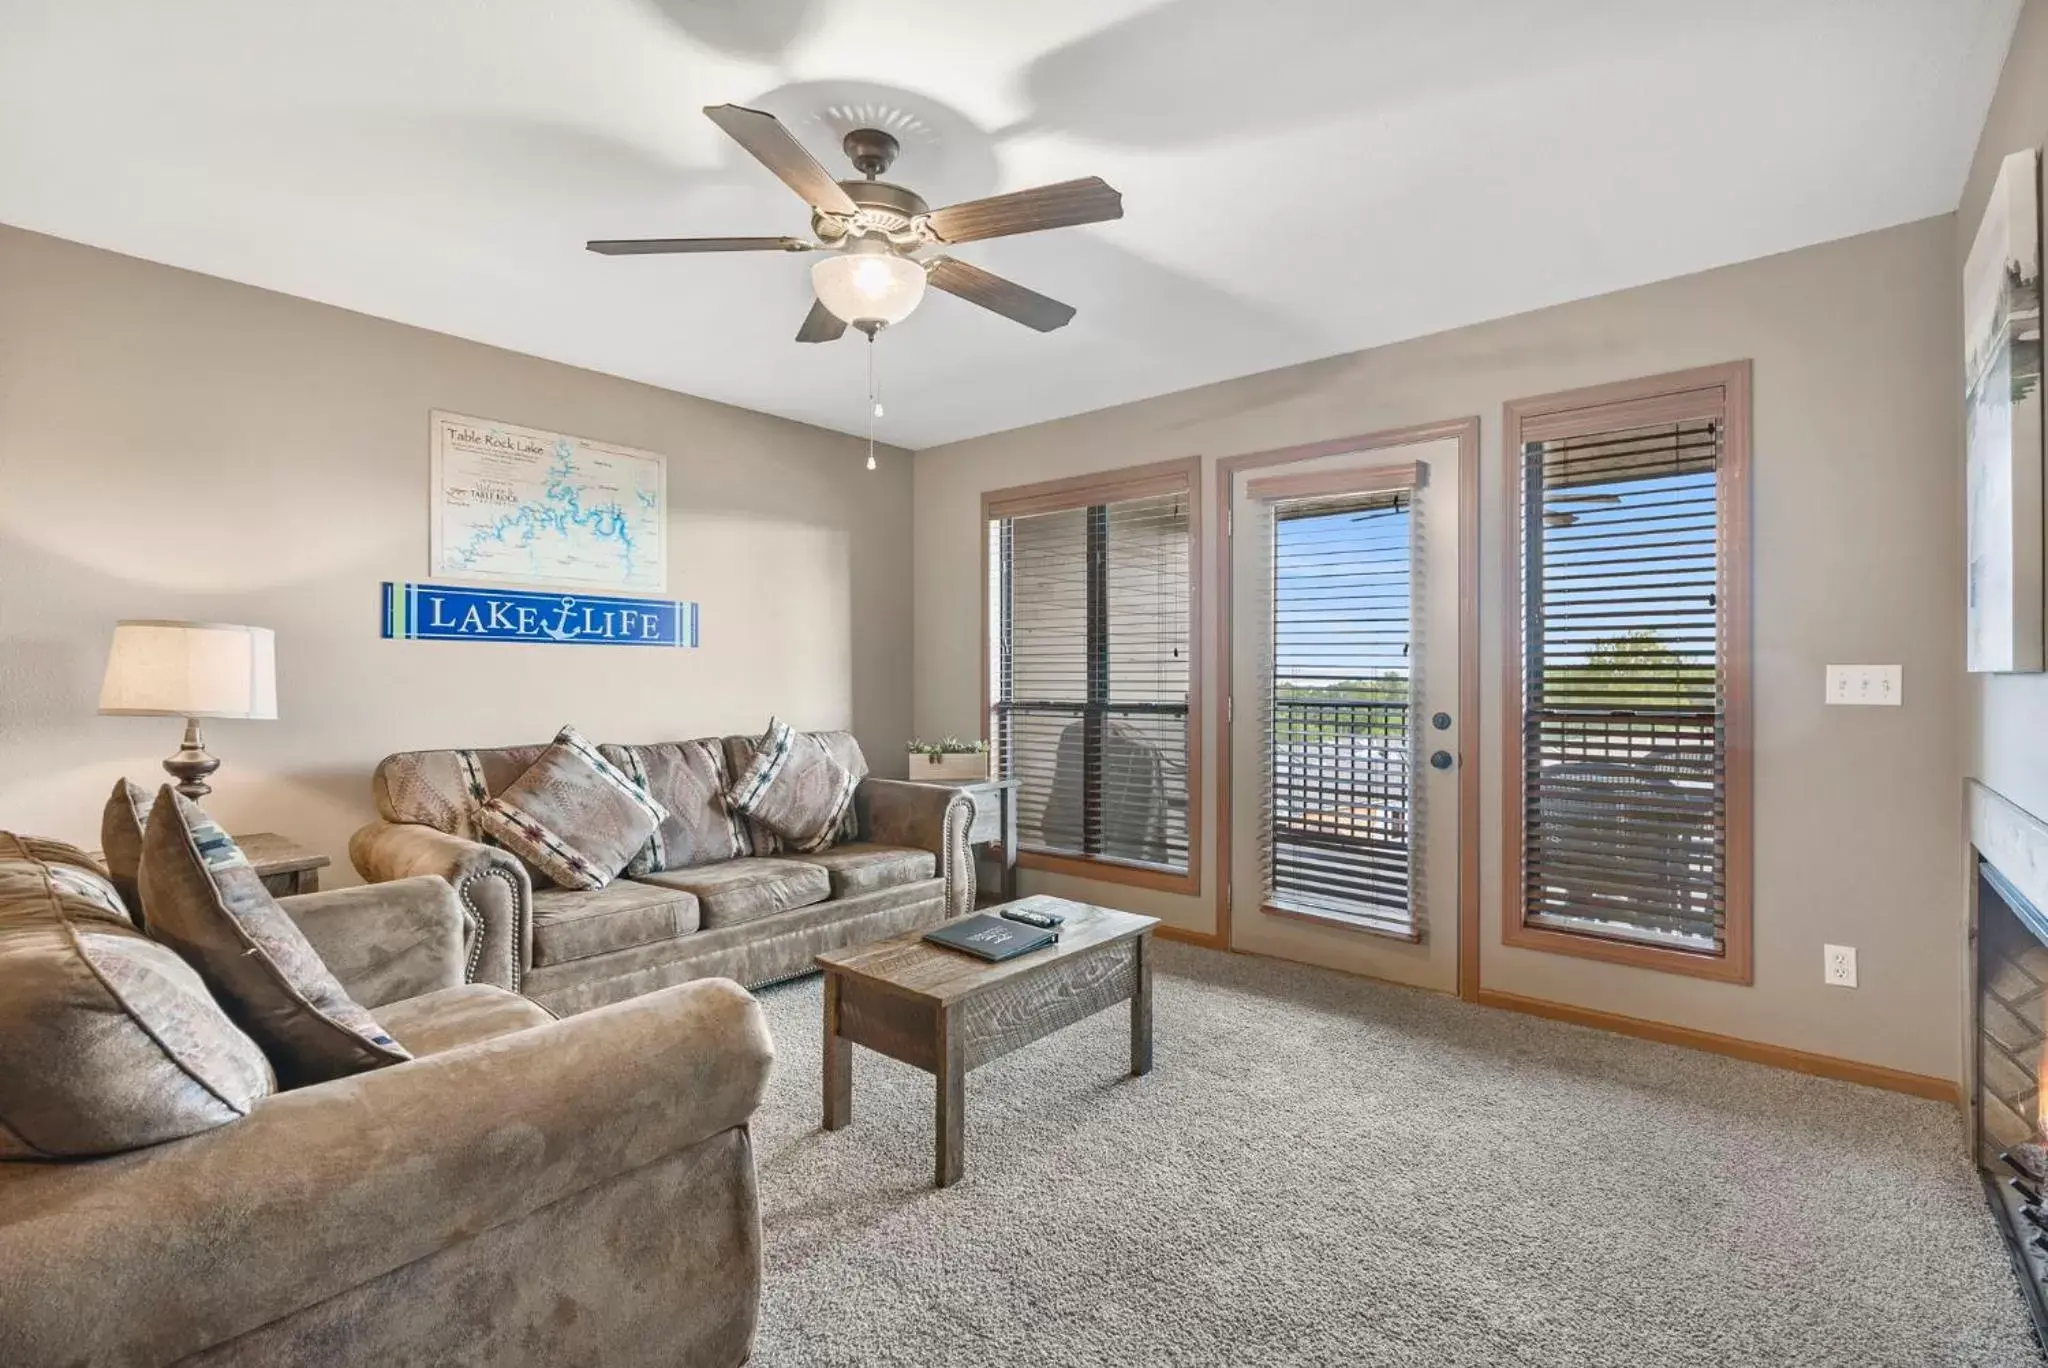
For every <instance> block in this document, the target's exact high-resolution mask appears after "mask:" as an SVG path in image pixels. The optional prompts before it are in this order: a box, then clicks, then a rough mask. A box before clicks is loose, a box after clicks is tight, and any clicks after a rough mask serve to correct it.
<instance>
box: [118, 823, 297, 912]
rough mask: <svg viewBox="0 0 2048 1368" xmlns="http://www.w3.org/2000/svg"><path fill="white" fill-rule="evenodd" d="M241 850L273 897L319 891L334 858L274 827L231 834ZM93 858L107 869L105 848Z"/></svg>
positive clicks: (285, 896) (287, 896) (231, 838)
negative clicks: (321, 878)
mask: <svg viewBox="0 0 2048 1368" xmlns="http://www.w3.org/2000/svg"><path fill="white" fill-rule="evenodd" d="M229 839H230V840H232V841H233V842H234V843H235V844H236V845H237V846H239V847H241V850H242V854H243V855H244V856H246V857H248V860H249V867H250V868H251V869H253V870H255V871H256V877H257V878H259V879H261V880H263V886H264V887H265V888H267V889H269V890H270V896H271V897H273V898H289V897H291V896H293V895H294V894H298V893H318V892H319V891H320V871H321V870H323V869H325V868H327V866H328V865H330V864H332V863H333V861H332V860H329V859H328V858H327V857H326V856H325V855H322V854H320V853H318V852H317V851H312V850H308V849H306V848H305V847H304V846H302V845H299V844H298V843H297V842H295V841H293V840H292V839H291V838H290V837H288V836H280V835H278V834H277V833H276V832H274V831H252V832H250V833H249V834H248V835H247V836H231V837H229ZM88 853H89V854H90V855H91V856H92V858H93V859H94V861H96V862H97V863H98V864H99V866H100V867H101V868H102V869H104V868H105V867H106V864H107V857H106V853H105V852H104V851H98V850H94V851H90V852H88Z"/></svg>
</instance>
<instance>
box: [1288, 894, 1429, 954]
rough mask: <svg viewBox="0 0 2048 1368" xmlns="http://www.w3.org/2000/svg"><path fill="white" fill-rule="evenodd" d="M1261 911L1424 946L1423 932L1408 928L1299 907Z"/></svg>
mask: <svg viewBox="0 0 2048 1368" xmlns="http://www.w3.org/2000/svg"><path fill="white" fill-rule="evenodd" d="M1259 911H1261V912H1263V913H1264V914H1265V915H1267V916H1269V917H1285V918H1287V919H1288V920H1289V921H1305V922H1313V923H1315V924H1316V925H1317V926H1334V927H1336V928H1337V929H1338V930H1339V931H1356V932H1357V933H1358V934H1360V935H1362V936H1377V937H1379V938H1380V939H1381V940H1391V941H1400V942H1402V943H1403V944H1406V945H1420V944H1422V930H1421V928H1419V927H1408V928H1407V929H1405V930H1403V929H1401V928H1398V927H1394V926H1391V925H1389V926H1375V925H1374V924H1373V923H1371V922H1369V921H1360V920H1359V919H1358V918H1356V917H1347V916H1344V915H1342V914H1341V913H1337V912H1310V911H1306V910H1304V909H1302V908H1299V907H1278V906H1275V905H1274V904H1272V903H1267V904H1266V905H1265V906H1264V907H1261V908H1260V909H1259Z"/></svg>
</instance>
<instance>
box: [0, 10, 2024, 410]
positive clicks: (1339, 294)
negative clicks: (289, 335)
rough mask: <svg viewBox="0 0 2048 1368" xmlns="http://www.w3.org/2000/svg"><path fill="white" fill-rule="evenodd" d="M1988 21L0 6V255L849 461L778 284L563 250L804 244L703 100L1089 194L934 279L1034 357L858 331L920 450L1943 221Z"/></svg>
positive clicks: (1995, 27)
mask: <svg viewBox="0 0 2048 1368" xmlns="http://www.w3.org/2000/svg"><path fill="white" fill-rule="evenodd" d="M2018 10H2019V0H1165V3H1157V2H1156V0H1154V2H1150V3H1148V2H1147V0H1029V3H1018V2H1017V0H179V2H178V3H176V4H167V3H164V0H0V221H4V222H9V223H13V224H16V225H19V226H21V227H25V228H30V229H34V230H37V231H40V232H45V233H53V234H56V235H58V236H60V237H66V238H72V239H76V240H78V241H81V242H87V243H92V244H94V245H97V246H101V247H108V248H112V249H114V250H116V251H120V252H127V253H131V254H133V255H136V256H141V257H147V258H149V259H151V260H155V261H163V262H169V263H171V264H173V265H177V266H184V267H189V268H192V269H194V270H199V271H205V272H209V273H211V274H214V275H219V276H226V277H228V278H230V279H234V280H241V281H247V282H249V283H251V284H255V285H261V286H265V287H268V288H270V289H274V290H283V291H286V292H288V293H291V294H295V295H303V296H305V297H307V298H310V299H318V300H324V301H326V302H328V303H332V304H339V305H342V306H345V307H347V308H351V309H358V310H361V311H363V312H366V313H371V314H378V315H382V316H384V317H387V318H393V319H399V320H401V321H403V322H407V323H413V324H418V325H420V326H422V327H427V328H434V329H438V330H440V331H443V332H448V333H454V334H456V335H458V336H462V337H468V338H475V339H477V340H480V341H484V342H490V343H495V344H497V345H499V346H504V347H510V348H513V349H515V350H518V351H522V352H531V353H534V354H536V355H539V356H545V357H550V358H553V359H555V360H559V361H566V362H570V363H573V364H575V365H580V366H588V367H591V368H593V369H595V370H600V371H608V372H610V373H612V374H615V375H622V376H628V377H630V378H633V379H636V380H644V381H648V382H650V383H652V384H656V385H663V386H666V387H668V388H671V389H676V390H683V391H687V392H689V393H692V394H701V395H707V396H709V397H711V398H715V399H721V400H725V401H728V402H730V403H734V404H741V405H744V406H746V407H748V408H753V409H761V410H765V411H767V412H769V413H778V414H784V415H787V416H789V417H792V418H799V419H803V420H806V421H808V422H813V423H819V424H823V425H825V426H828V427H834V428H840V429H844V430H848V431H854V430H861V429H862V428H863V426H864V422H865V415H864V405H863V403H862V398H861V396H862V393H863V386H864V379H863V375H862V361H863V358H862V355H861V349H862V347H863V346H864V345H865V344H864V343H862V342H861V341H860V339H859V337H858V335H857V334H849V336H848V339H847V340H844V341H842V342H838V343H834V344H830V345H826V346H801V345H799V344H797V343H796V342H794V341H792V340H791V337H792V335H793V334H794V333H795V331H796V327H797V325H798V323H799V322H800V321H801V320H802V318H803V315H804V312H805V309H806V308H807V307H808V303H809V285H808V281H807V276H806V265H807V262H808V260H809V258H805V257H800V256H788V255H782V254H774V253H763V254H759V255H748V256H709V257H706V256H699V257H668V258H625V259H610V258H601V257H596V256H592V255H590V254H588V253H586V252H584V251H583V250H582V243H583V241H584V239H585V238H589V237H640V236H682V235H700V234H703V235H712V234H782V233H794V234H801V233H803V232H805V231H806V227H807V212H806V210H805V209H804V207H803V205H802V204H801V202H800V201H798V200H797V198H796V197H795V196H794V195H792V194H791V193H790V192H789V191H788V190H786V189H784V188H783V187H782V185H781V184H780V183H778V182H777V181H776V180H775V179H774V178H773V177H771V176H770V175H769V173H768V172H767V171H766V170H764V169H763V168H761V167H760V166H759V165H757V164H756V163H754V162H752V161H751V160H749V159H748V158H747V157H746V156H745V155H744V154H743V153H741V152H739V150H738V149H737V148H736V147H735V146H733V145H732V144H730V143H729V142H727V141H726V140H725V139H724V137H723V136H722V135H721V134H720V133H719V132H718V131H717V130H716V129H715V128H714V127H713V126H712V125H711V124H710V122H709V121H707V120H706V119H705V118H704V117H703V115H702V114H701V113H700V112H699V110H700V108H701V107H702V106H704V105H707V104H717V103H722V102H725V101H732V102H735V103H740V104H748V105H753V106H756V107H759V108H765V109H768V110H770V111H772V112H774V113H776V114H778V115H779V116H781V117H782V118H783V119H784V120H785V121H786V122H787V123H788V124H789V125H790V126H791V127H792V128H793V129H794V130H795V131H796V132H797V134H798V136H799V137H801V138H802V139H803V140H804V141H805V143H807V144H808V145H809V146H810V148H811V150H812V151H813V153H815V154H816V155H817V156H818V157H819V158H820V160H822V161H824V162H825V163H826V165H828V166H830V167H832V168H834V170H835V172H836V171H840V170H843V171H844V173H845V174H846V175H848V176H852V175H853V171H852V169H851V168H850V167H848V166H846V164H845V162H844V160H843V159H842V158H841V157H840V156H839V154H838V152H837V141H838V138H837V134H838V131H839V130H841V129H843V128H845V127H848V126H851V125H850V123H849V122H848V119H847V112H848V111H852V112H853V113H854V114H856V115H859V114H865V113H872V114H874V115H875V116H877V117H886V118H893V119H895V120H896V121H897V122H898V123H899V124H907V125H908V132H907V133H906V134H905V136H904V143H905V147H904V152H903V155H902V158H901V159H900V160H899V161H898V163H897V165H896V168H895V170H894V171H893V172H892V173H891V177H890V178H891V179H894V180H898V181H901V182H902V183H904V184H906V185H908V186H910V187H911V188H913V189H915V190H917V191H919V192H920V193H922V194H923V195H924V196H925V198H926V199H927V200H929V201H930V202H931V203H933V204H934V205H937V204H943V203H946V202H949V201H954V200H959V199H967V198H971V197H975V196H979V195H983V194H988V193H991V192H994V191H999V190H1009V189H1017V188H1020V187H1023V186H1028V185H1034V184H1039V183H1042V182H1047V181H1057V180H1066V179H1070V178H1072V177H1075V176H1083V175H1100V176H1103V177H1105V178H1107V179H1108V180H1109V181H1110V183H1111V184H1113V185H1115V186H1116V187H1117V188H1118V189H1120V190H1122V191H1123V192H1124V205H1125V217H1124V219H1123V220H1122V221H1120V222H1117V223H1110V224H1104V225H1100V226H1096V227H1090V228H1078V229H1063V230H1060V231H1057V232H1052V233H1046V234H1043V235H1040V236H1035V237H1025V238H1015V239H1005V240H1000V241H992V242H985V243H977V244H971V245H968V246H964V247H961V248H959V249H956V250H957V254H958V255H959V256H961V257H963V258H965V259H967V260H971V261H973V262H975V263H977V264H979V265H982V266H985V267H988V268H989V269H992V270H996V271H1000V272H1003V273H1005V274H1008V275H1010V276H1012V277H1014V278H1015V279H1017V280H1018V281H1020V282H1022V283H1024V284H1027V285H1030V286H1032V287H1033V288H1035V289H1038V290H1041V291H1043V292H1045V293H1047V294H1051V295H1054V296H1056V297H1058V298H1061V299H1064V300H1066V301H1068V302H1069V303H1072V304H1074V305H1076V306H1078V307H1079V309H1080V316H1079V317H1078V318H1077V319H1076V320H1075V322H1074V323H1073V324H1072V325H1070V326H1069V327H1067V328H1066V329H1064V330H1062V331H1060V332H1055V333H1051V334H1048V335H1044V336H1041V335H1039V334H1037V333H1033V332H1030V331H1028V330H1026V329H1024V328H1021V327H1019V326H1017V325H1016V324H1013V323H1010V322H1008V321H1006V320H1004V319H1001V318H998V317H996V316H995V315H993V314H988V313H985V312H983V311H981V310H979V309H976V308H974V307H973V306H971V305H968V304H965V303H963V302H961V301H959V300H957V299H954V298H952V297H950V296H946V295H940V294H936V293H935V294H933V295H932V296H931V297H930V298H929V299H928V300H927V301H926V303H925V304H924V305H923V306H922V307H921V308H920V309H919V310H918V312H917V313H916V314H915V315H914V316H912V317H911V318H910V319H909V320H908V321H907V322H905V323H904V324H903V325H902V326H901V327H899V328H897V329H895V330H893V331H891V332H889V333H885V334H884V335H883V337H882V339H881V342H880V344H879V345H878V347H877V351H876V356H877V361H878V363H879V365H880V367H881V371H882V377H883V385H884V389H885V394H886V397H887V400H888V404H887V417H886V418H885V419H884V420H883V423H882V432H881V435H882V437H883V438H884V439H885V440H888V441H891V442H895V443H898V444H901V445H904V446H909V447H916V448H922V447H927V446H932V445H935V444H938V443H942V442H947V441H952V440H955V439H958V438H963V437H969V436H973V435H977V434H980V433H985V432H992V431H997V430H1000V429H1003V428H1008V427H1014V426H1017V425H1020V424H1024V423H1030V422H1036V421H1039V420H1042V419H1047V418H1053V417H1058V416H1061V415H1064V414H1069V413H1076V412H1081V411H1084V410H1087V409H1092V408H1099V407H1102V406H1103V405H1107V404H1115V403H1120V402H1124V401H1127V400H1132V399H1137V398H1141V397H1144V396H1147V395H1152V394H1160V393H1165V392H1168V391H1172V390H1177V389H1184V388H1186V387H1188V386H1192V385H1198V384H1203V383H1206V382H1209V381H1213V380H1218V379H1223V378H1226V377H1230V376H1236V375H1243V374H1247V373H1250V372H1254V371H1260V370H1268V369H1271V368H1274V367H1277V366H1284V365H1288V364H1292V363H1295V362H1299V361H1304V360H1308V359H1311V358H1315V357H1320V356H1328V355H1332V354H1335V353H1340V352H1346V351H1352V350H1355V349H1358V348H1360V347H1366V346H1371V345H1374V344H1376V343H1383V342H1389V341H1394V340H1398V339H1400V338H1404V337H1413V336H1418V335H1421V334H1424V333H1430V332H1436V331H1439V330H1441V329H1444V328H1450V327H1455V326H1458V325H1461V324H1465V323H1471V322H1476V321H1479V320H1482V319H1486V318H1494V317H1500V316H1502V315H1506V314H1511V313H1517V312H1520V311H1522V310H1525V309H1530V308H1535V307H1539V306H1541V305H1545V304H1552V303H1557V302H1560V301H1563V300H1567V299H1574V298H1582V297H1585V296H1588V295H1593V294H1598V293H1602V292H1604V291H1608V290H1614V289H1618V288H1621V287H1624V286H1628V285H1632V284H1639V283H1641V282H1644V281H1649V280H1655V279H1661V278H1664V277H1668V276H1674V275H1680V274H1683V273H1686V272H1689V271H1696V270H1701V269H1704V268H1707V267H1711V266H1716V265H1721V264H1724V263H1727V262H1732V261H1740V260H1745V259H1748V258H1751V257H1756V256H1762V255H1766V254H1768V253H1772V252H1778V251H1784V250H1786V249H1789V248H1793V247H1798V246H1802V245H1805V244H1808V243H1813V242H1819V241H1824V240H1826V239H1830V238H1837V237H1842V236H1846V235H1848V234H1852V233H1857V232H1861V231H1864V230H1867V229H1872V228H1877V227H1882V226H1885V225H1888V224H1894V223H1900V222H1905V221H1907V220H1911V219H1915V218H1920V217H1924V216H1926V215H1930V214H1938V213H1943V212H1946V211H1948V210H1950V209H1953V208H1954V207H1955V204H1956V201H1957V199H1958V197H1959V195H1960V190H1961V185H1962V181H1963V177H1964V174H1965V172H1966V171H1967V168H1968V164H1969V159H1970V155H1971V150H1972V148H1973V146H1974V144H1975V141H1976V137H1977V133H1978V130H1979V128H1980V126H1981V124H1982V121H1983V115H1984V111H1985V108H1986V106H1987V105H1988V103H1989V100H1990V97H1991V92H1992V89H1993V88H1994V86H1995V84H1996V80H1997V76H1998V70H1999V66H2000V63H2001V62H2002V60H2003V57H2004V53H2005V47H2006V43H2007V41H2008V39H2009V37H2010V35H2011V31H2012V26H2013V22H2014V20H2015V18H2016V16H2017V13H2018ZM1872 285H1873V288H1882V282H1872ZM0 307H4V301H0ZM508 416H511V417H518V416H520V415H508Z"/></svg>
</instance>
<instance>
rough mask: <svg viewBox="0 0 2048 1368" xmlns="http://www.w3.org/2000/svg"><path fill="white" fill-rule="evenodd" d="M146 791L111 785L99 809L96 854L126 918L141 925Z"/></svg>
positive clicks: (120, 781)
mask: <svg viewBox="0 0 2048 1368" xmlns="http://www.w3.org/2000/svg"><path fill="white" fill-rule="evenodd" d="M154 801H155V799H154V797H153V796H152V795H151V794H150V791H149V790H148V789H146V788H144V787H143V786H142V785H140V784H134V783H130V782H129V781H128V780H126V779H116V780H115V781H114V791H113V792H112V793H110V794H108V795H107V805H106V806H105V807H104V808H101V809H100V854H101V856H102V857H104V858H105V860H106V862H107V873H109V874H111V875H112V876H113V878H114V888H115V889H116V891H118V892H119V893H120V895H121V900H122V901H123V902H125V903H127V904H128V915H129V916H130V917H132V918H134V919H135V924H136V925H137V926H140V925H142V920H143V918H142V889H141V885H140V882H139V880H140V878H141V875H142V828H143V827H144V826H146V825H148V823H149V805H150V804H151V803H152V802H154Z"/></svg>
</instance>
